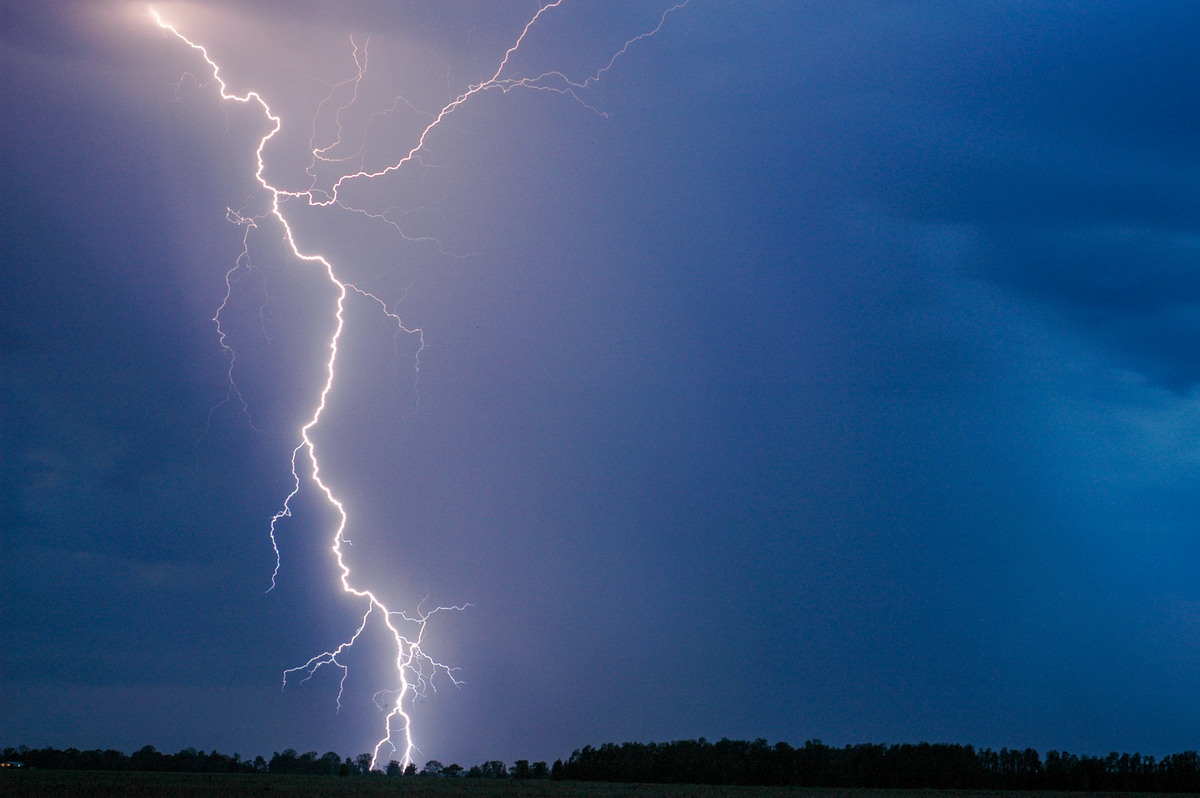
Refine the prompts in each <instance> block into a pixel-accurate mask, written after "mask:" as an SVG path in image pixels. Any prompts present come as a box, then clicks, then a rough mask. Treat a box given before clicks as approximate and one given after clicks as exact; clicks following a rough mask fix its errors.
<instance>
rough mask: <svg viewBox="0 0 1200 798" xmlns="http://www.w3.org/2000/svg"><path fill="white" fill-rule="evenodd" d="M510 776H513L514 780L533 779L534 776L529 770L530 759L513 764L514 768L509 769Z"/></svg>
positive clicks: (519, 760)
mask: <svg viewBox="0 0 1200 798" xmlns="http://www.w3.org/2000/svg"><path fill="white" fill-rule="evenodd" d="M508 774H509V775H510V776H512V777H513V778H514V779H528V778H531V777H532V776H533V773H532V771H530V769H529V760H528V759H518V760H517V761H516V762H514V763H513V766H512V767H511V768H509V769H508Z"/></svg>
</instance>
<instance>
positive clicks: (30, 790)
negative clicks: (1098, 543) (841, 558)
mask: <svg viewBox="0 0 1200 798" xmlns="http://www.w3.org/2000/svg"><path fill="white" fill-rule="evenodd" d="M1085 795H1088V796H1112V798H1117V797H1118V796H1119V797H1120V798H1137V796H1139V795H1142V794H1141V793H1078V792H1076V793H1053V792H999V791H991V790H981V791H954V790H838V789H816V788H801V787H707V786H696V785H679V784H603V783H597V782H570V781H566V782H559V781H512V780H496V781H493V780H490V779H432V778H393V779H389V778H361V777H360V778H344V779H340V778H332V777H324V776H267V775H261V774H244V775H243V774H235V775H227V774H215V775H207V774H202V773H106V772H83V771H66V770H20V771H15V772H12V771H10V772H6V773H0V796H3V798H9V797H10V796H11V798H26V796H28V798H92V796H95V798H108V797H109V796H123V797H127V798H142V796H145V798H151V796H154V797H155V798H160V797H161V798H226V797H232V796H239V797H240V796H268V797H269V798H302V797H303V798H308V797H309V796H313V797H314V798H342V796H345V798H383V796H403V798H456V797H457V796H462V797H463V798H607V797H608V796H613V797H614V798H752V797H753V796H763V797H764V798H772V797H773V796H778V798H784V796H787V798H1079V797H1080V796H1085ZM1145 795H1146V796H1147V798H1150V794H1148V793H1147V794H1145ZM1168 795H1169V794H1167V793H1156V794H1154V796H1155V798H1168ZM1191 798H1195V796H1191Z"/></svg>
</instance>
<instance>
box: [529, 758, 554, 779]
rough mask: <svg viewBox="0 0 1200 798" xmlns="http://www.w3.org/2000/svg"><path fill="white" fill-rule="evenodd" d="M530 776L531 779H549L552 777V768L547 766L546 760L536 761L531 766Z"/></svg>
mask: <svg viewBox="0 0 1200 798" xmlns="http://www.w3.org/2000/svg"><path fill="white" fill-rule="evenodd" d="M529 777H530V778H531V779H548V778H550V768H548V767H546V763H545V762H534V763H533V764H532V765H530V766H529Z"/></svg>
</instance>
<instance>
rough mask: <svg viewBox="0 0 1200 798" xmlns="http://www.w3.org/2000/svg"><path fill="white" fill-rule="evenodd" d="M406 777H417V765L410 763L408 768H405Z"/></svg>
mask: <svg viewBox="0 0 1200 798" xmlns="http://www.w3.org/2000/svg"><path fill="white" fill-rule="evenodd" d="M404 775H405V776H415V775H417V765H416V763H415V762H409V763H408V767H406V768H404Z"/></svg>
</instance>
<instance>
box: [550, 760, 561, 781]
mask: <svg viewBox="0 0 1200 798" xmlns="http://www.w3.org/2000/svg"><path fill="white" fill-rule="evenodd" d="M550 778H552V779H554V780H555V781H558V780H560V779H562V778H563V762H562V760H561V759H556V760H554V764H553V765H551V766H550Z"/></svg>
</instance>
